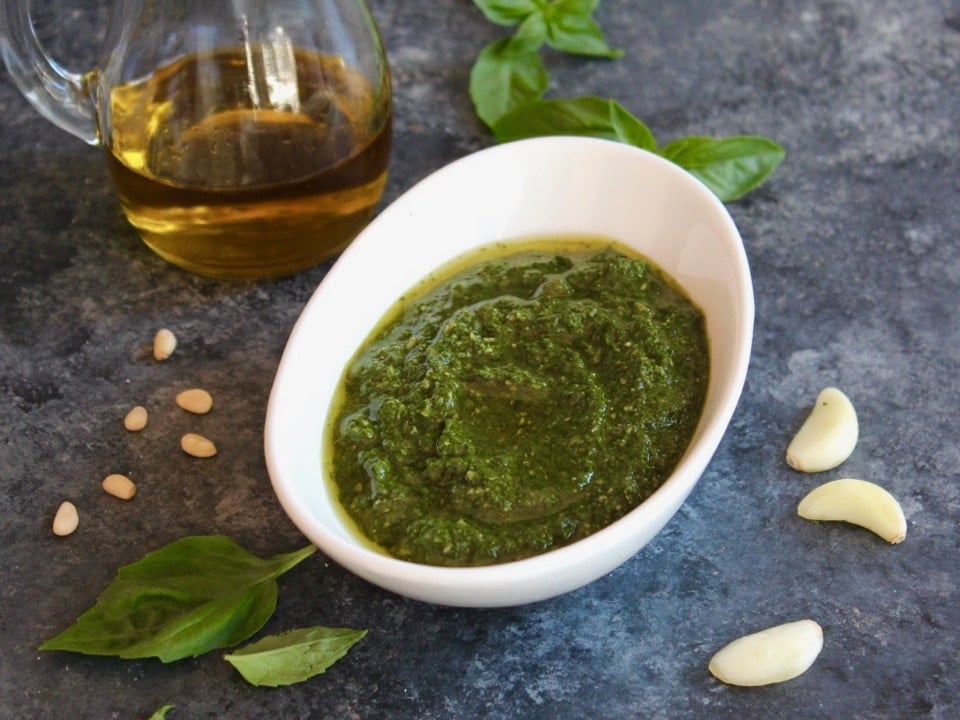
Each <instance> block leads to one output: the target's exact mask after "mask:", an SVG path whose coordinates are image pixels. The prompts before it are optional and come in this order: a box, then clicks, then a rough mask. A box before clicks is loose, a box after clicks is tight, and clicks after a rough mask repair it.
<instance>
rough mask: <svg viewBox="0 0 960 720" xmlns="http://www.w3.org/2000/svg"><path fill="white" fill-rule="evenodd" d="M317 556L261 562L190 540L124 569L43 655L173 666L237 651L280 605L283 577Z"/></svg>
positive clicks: (219, 539)
mask: <svg viewBox="0 0 960 720" xmlns="http://www.w3.org/2000/svg"><path fill="white" fill-rule="evenodd" d="M314 552H316V547H315V546H313V545H308V546H307V547H305V548H303V549H301V550H298V551H296V552H292V553H287V554H283V555H276V556H274V557H272V558H268V559H261V558H259V557H256V556H255V555H251V554H250V553H248V552H247V551H246V550H244V549H243V548H241V547H240V546H239V545H237V544H236V543H235V542H234V541H233V540H231V539H230V538H228V537H224V536H221V535H203V536H193V537H186V538H183V539H181V540H177V541H175V542H173V543H171V544H170V545H167V546H166V547H163V548H161V549H159V550H156V551H154V552H152V553H149V554H147V555H146V556H145V557H144V558H143V559H142V560H140V561H139V562H136V563H133V564H132V565H127V566H125V567H122V568H120V570H119V571H118V572H117V577H116V579H114V581H113V582H112V583H110V585H108V586H107V588H106V590H104V591H103V593H102V594H101V595H100V597H99V598H98V599H97V602H96V604H95V605H94V606H93V607H91V608H90V609H89V610H87V611H86V612H85V613H83V614H82V615H81V616H80V617H79V618H78V619H77V621H76V622H75V623H74V624H73V625H72V626H70V627H69V628H67V629H66V630H64V631H63V632H62V633H60V634H59V635H57V636H55V637H53V638H50V639H49V640H47V641H46V642H44V643H43V644H42V645H41V646H40V649H41V650H69V651H72V652H78V653H84V654H87V655H113V656H117V657H121V658H146V657H158V658H160V659H161V660H162V661H163V662H171V661H173V660H180V659H182V658H187V657H196V656H198V655H202V654H203V653H206V652H208V651H210V650H215V649H218V648H225V647H231V646H234V645H237V644H239V643H241V642H243V641H244V640H246V639H247V638H249V637H250V636H251V635H253V634H254V633H255V632H257V631H258V630H259V629H260V628H262V627H263V625H264V624H265V623H266V622H267V620H268V619H269V618H270V616H271V615H272V614H273V612H274V610H275V609H276V606H277V578H278V577H279V576H280V575H282V574H283V573H285V572H287V571H288V570H290V569H291V568H293V567H294V566H295V565H297V564H298V563H300V562H302V561H303V560H304V559H306V558H307V557H309V556H310V555H312V554H313V553H314Z"/></svg>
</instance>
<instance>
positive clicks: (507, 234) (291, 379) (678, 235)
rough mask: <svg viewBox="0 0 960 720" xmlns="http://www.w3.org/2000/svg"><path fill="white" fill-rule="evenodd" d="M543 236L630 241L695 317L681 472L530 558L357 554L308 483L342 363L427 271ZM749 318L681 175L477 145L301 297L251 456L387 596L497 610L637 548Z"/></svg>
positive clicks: (719, 401)
mask: <svg viewBox="0 0 960 720" xmlns="http://www.w3.org/2000/svg"><path fill="white" fill-rule="evenodd" d="M554 233H562V234H566V233H578V234H591V235H605V236H609V237H611V238H614V239H616V240H618V241H620V242H621V243H624V244H625V245H628V246H630V247H632V248H635V249H636V250H638V251H640V252H641V253H643V254H644V255H646V256H647V257H649V258H651V259H652V260H653V261H654V262H656V263H657V264H658V265H659V266H660V267H661V268H663V269H664V270H665V271H666V272H667V273H669V274H670V275H671V276H672V277H673V278H674V279H675V280H677V281H678V282H679V283H680V285H681V286H682V287H683V288H684V289H685V290H686V292H687V293H688V294H689V295H690V297H691V298H692V299H693V300H694V302H696V303H697V304H698V305H699V306H700V307H701V308H702V309H703V311H704V314H705V316H706V325H707V334H708V337H709V339H710V364H711V376H710V382H709V386H708V389H707V397H706V402H705V406H704V410H703V415H702V417H701V419H700V423H699V425H698V427H697V430H696V433H695V435H694V437H693V439H692V441H691V443H690V446H689V447H688V449H687V451H686V453H685V454H684V456H683V458H682V459H681V461H680V463H679V464H678V465H677V467H676V469H675V470H674V472H673V473H672V474H671V475H670V477H669V478H668V479H667V480H666V482H664V484H663V485H662V486H661V487H660V488H659V489H658V490H657V491H656V492H655V493H653V495H651V496H650V497H649V498H648V499H647V500H645V501H644V502H643V503H641V504H640V505H639V506H638V507H637V508H635V509H634V510H633V511H631V512H630V513H628V514H627V515H626V516H624V517H623V518H621V519H620V520H618V521H616V522H615V523H613V524H612V525H610V526H608V527H606V528H605V529H603V530H601V531H599V532H597V533H594V534H593V535H591V536H590V537H588V538H585V539H583V540H580V541H578V542H576V543H573V544H571V545H568V546H566V547H562V548H559V549H557V550H553V551H551V552H547V553H544V554H542V555H538V556H536V557H532V558H529V559H525V560H520V561H515V562H509V563H504V564H501V565H491V566H484V567H464V568H445V567H433V566H428V565H420V564H417V563H411V562H406V561H402V560H397V559H395V558H391V557H387V556H385V555H382V554H380V553H378V552H375V551H373V550H371V549H369V548H367V547H365V546H364V545H363V544H362V543H361V542H359V541H358V540H357V538H356V537H355V535H354V534H353V533H352V532H351V531H350V530H349V529H348V528H347V527H345V525H344V523H343V521H342V520H341V515H340V512H339V511H338V509H337V507H336V505H335V501H334V500H333V498H332V497H331V495H330V493H329V492H328V489H329V488H328V483H327V481H326V480H325V479H324V477H323V474H322V473H323V467H322V463H321V457H322V456H323V447H322V443H323V435H324V433H323V427H324V422H325V417H326V414H327V411H328V408H329V406H330V402H331V399H332V397H333V394H334V391H335V389H336V387H337V384H338V382H339V380H340V376H341V373H342V372H343V369H344V367H345V365H346V364H347V362H348V361H349V360H350V359H351V357H352V356H353V355H354V353H355V352H356V350H357V348H358V347H359V345H360V344H361V343H362V342H363V340H364V339H365V338H366V336H367V334H368V333H369V332H370V331H371V329H372V328H373V327H374V325H375V324H376V323H377V322H378V320H379V319H380V318H381V316H382V315H383V314H384V312H386V310H387V309H389V308H390V307H391V306H392V305H393V304H394V302H395V301H396V300H397V298H399V297H400V295H402V294H403V293H404V292H405V291H406V290H408V289H409V288H410V287H411V286H413V285H415V284H416V283H417V282H418V281H419V280H420V279H422V278H423V277H425V276H426V275H427V274H428V273H430V272H431V271H433V270H435V269H436V268H437V267H438V266H441V265H443V264H444V263H446V262H447V261H449V260H451V259H453V258H455V257H457V256H459V255H461V254H463V253H464V252H467V251H469V250H471V249H473V248H477V247H479V246H482V245H487V244H489V243H492V242H496V241H502V240H510V239H513V238H522V237H525V236H531V235H545V234H554ZM753 315H754V304H753V286H752V282H751V278H750V270H749V266H748V264H747V258H746V254H745V252H744V248H743V243H742V241H741V238H740V235H739V233H738V231H737V228H736V226H735V225H734V223H733V220H732V219H731V218H730V215H729V214H728V213H727V210H726V208H725V207H724V206H723V204H722V203H721V202H720V201H719V200H717V199H716V197H715V196H714V195H713V194H712V193H711V192H710V191H709V190H708V189H707V188H706V187H705V186H704V185H702V184H701V183H700V182H699V181H698V180H696V179H695V178H694V177H693V176H691V175H690V174H688V173H686V172H684V171H683V170H681V169H679V168H678V167H676V166H675V165H673V164H671V163H669V162H667V161H665V160H663V159H662V158H660V157H657V156H656V155H653V154H651V153H648V152H645V151H643V150H639V149H637V148H634V147H630V146H628V145H624V144H621V143H614V142H609V141H605V140H594V139H588V138H575V137H549V138H538V139H533V140H524V141H519V142H514V143H509V144H505V145H498V146H495V147H492V148H489V149H486V150H482V151H480V152H477V153H474V154H472V155H469V156H467V157H464V158H462V159H460V160H457V161H455V162H453V163H451V164H450V165H448V166H446V167H444V168H442V169H440V170H438V171H437V172H435V173H433V174H432V175H430V176H429V177H427V178H426V179H424V180H423V181H421V182H420V183H418V184H417V185H415V186H414V187H413V188H412V189H410V190H409V191H408V192H406V193H405V194H404V195H402V196H401V197H400V198H398V199H397V200H396V201H395V202H394V203H392V204H391V205H390V206H389V207H387V208H386V209H385V210H384V211H383V212H382V213H381V214H380V215H379V216H378V217H377V218H376V219H375V220H374V221H373V222H372V223H371V224H370V225H369V226H368V227H367V228H366V229H365V230H364V231H363V232H362V233H361V234H360V235H359V236H358V237H357V238H356V240H354V242H353V243H352V244H351V245H350V247H349V248H347V250H346V251H345V252H344V253H343V254H342V256H341V257H340V258H339V260H338V261H337V262H336V263H335V264H334V266H333V267H332V268H331V269H330V271H329V272H328V273H327V275H326V276H325V277H324V279H323V281H322V282H321V283H320V285H319V287H318V288H317V290H316V291H315V293H314V295H313V297H312V298H311V299H310V301H309V302H308V303H307V305H306V307H305V309H304V311H303V313H302V315H301V316H300V318H299V320H298V321H297V323H296V325H295V327H294V329H293V331H292V333H291V335H290V339H289V342H288V344H287V347H286V350H285V351H284V353H283V357H282V359H281V362H280V365H279V368H278V371H277V375H276V379H275V381H274V385H273V389H272V392H271V395H270V401H269V404H268V408H267V417H266V428H265V451H266V461H267V468H268V471H269V474H270V478H271V481H272V483H273V487H274V490H275V492H276V494H277V497H278V498H279V500H280V503H281V505H282V506H283V508H284V510H285V512H286V513H287V514H288V515H289V516H290V518H291V519H292V520H293V522H294V523H295V524H296V525H297V527H298V528H299V529H300V530H301V531H302V532H303V533H304V535H306V536H307V538H308V539H309V540H311V541H312V542H314V543H315V544H316V545H317V546H318V547H319V548H320V550H321V551H322V552H323V553H325V554H326V555H327V556H328V557H329V558H331V559H333V560H334V561H336V562H337V563H339V564H341V565H343V566H344V567H346V568H347V569H349V570H351V571H352V572H354V573H355V574H357V575H358V576H360V577H362V578H365V579H366V580H368V581H370V582H372V583H375V584H376V585H379V586H381V587H383V588H386V589H388V590H392V591H394V592H396V593H399V594H401V595H405V596H408V597H411V598H416V599H419V600H424V601H428V602H433V603H438V604H444V605H457V606H471V607H496V606H507V605H517V604H522V603H528V602H533V601H536V600H542V599H545V598H549V597H552V596H555V595H559V594H561V593H564V592H567V591H569V590H573V589H574V588H577V587H579V586H581V585H584V584H586V583H588V582H591V581H592V580H594V579H596V578H598V577H600V576H602V575H604V574H606V573H608V572H609V571H610V570H612V569H614V568H615V567H617V566H618V565H620V564H621V563H623V562H624V561H625V560H627V559H628V558H630V557H631V556H632V555H634V554H635V553H636V552H637V551H638V550H640V548H642V547H643V546H644V545H645V544H646V543H647V542H649V541H650V539H651V538H652V537H653V536H654V535H655V534H656V533H657V532H658V531H659V530H660V529H661V528H662V527H663V526H664V525H665V524H666V523H667V522H668V521H669V520H670V518H671V517H672V516H673V515H674V514H675V513H676V511H677V509H678V508H679V507H680V505H681V503H682V502H683V501H684V499H685V498H686V497H687V495H688V494H689V493H690V491H691V490H692V489H693V488H694V486H695V485H696V483H697V481H698V480H699V478H700V475H701V474H702V472H703V470H704V468H705V467H706V466H707V463H708V462H709V461H710V458H711V457H712V456H713V453H714V452H715V450H716V448H717V445H718V444H719V442H720V439H721V437H722V436H723V433H724V431H725V430H726V428H727V425H728V423H729V421H730V418H731V416H732V414H733V411H734V409H735V407H736V404H737V402H738V400H739V397H740V394H741V391H742V389H743V383H744V380H745V378H746V373H747V365H748V363H749V358H750V348H751V343H752V338H753Z"/></svg>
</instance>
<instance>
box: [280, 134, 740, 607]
mask: <svg viewBox="0 0 960 720" xmlns="http://www.w3.org/2000/svg"><path fill="white" fill-rule="evenodd" d="M752 329H753V294H752V285H751V280H750V273H749V268H748V265H747V261H746V256H745V253H744V250H743V245H742V242H741V240H740V237H739V234H738V232H737V230H736V227H735V226H734V224H733V222H732V220H731V219H730V217H729V215H728V213H727V212H726V209H725V208H724V206H723V205H722V203H720V202H719V201H718V200H717V199H716V198H715V197H714V196H713V195H712V194H711V193H710V192H709V191H708V190H707V189H706V188H705V187H704V186H703V185H702V184H700V183H699V182H698V181H697V180H696V179H694V178H693V177H692V176H690V175H689V174H687V173H686V172H684V171H683V170H681V169H679V168H677V167H675V166H674V165H672V164H670V163H668V162H667V161H664V160H663V159H661V158H658V157H656V156H654V155H652V154H650V153H647V152H645V151H642V150H639V149H637V148H633V147H630V146H626V145H622V144H618V143H613V142H609V141H603V140H594V139H586V138H568V137H555V138H540V139H535V140H525V141H520V142H515V143H510V144H506V145H500V146H497V147H494V148H490V149H488V150H484V151H481V152H478V153H475V154H473V155H471V156H468V157H466V158H463V159H461V160H459V161H456V162H454V163H452V164H451V165H449V166H447V167H445V168H443V169H441V170H439V171H437V172H436V173H434V174H433V175H431V176H430V177H428V178H427V179H425V180H423V181H422V182H421V183H419V184H418V185H416V186H415V187H414V188H412V189H411V190H409V191H408V192H407V193H406V194H404V195H403V196H401V197H400V198H399V199H398V200H397V201H396V202H394V203H393V204H392V205H391V206H390V207H388V208H387V209H386V210H384V211H383V213H381V215H380V216H379V217H378V218H377V219H376V220H374V222H373V223H371V224H370V226H368V228H367V229H366V230H365V231H363V232H362V233H361V235H360V236H359V237H358V238H357V239H356V240H355V241H354V243H353V244H352V245H351V246H350V248H348V250H347V251H345V252H344V254H343V255H342V256H341V258H340V259H339V260H338V261H337V263H336V264H335V265H334V266H333V267H332V268H331V270H330V271H329V273H328V274H327V276H326V277H325V278H324V280H323V281H322V282H321V284H320V286H319V287H318V288H317V290H316V292H315V294H314V296H313V297H312V298H311V300H310V302H309V303H308V304H307V306H306V308H305V309H304V311H303V314H302V316H301V318H300V319H299V320H298V322H297V324H296V326H295V328H294V330H293V332H292V334H291V337H290V340H289V343H288V346H287V348H286V350H285V352H284V355H283V358H282V360H281V363H280V367H279V369H278V372H277V376H276V379H275V382H274V387H273V391H272V393H271V397H270V402H269V406H268V410H267V421H266V430H265V440H266V457H267V465H268V469H269V472H270V476H271V480H272V482H273V485H274V488H275V491H276V493H277V496H278V498H279V500H280V502H281V504H282V505H283V507H284V509H285V511H286V512H287V513H288V515H289V516H290V517H291V519H292V520H293V521H294V523H295V524H296V525H297V526H298V527H299V528H300V529H301V530H302V531H303V532H304V534H305V535H306V536H307V537H308V538H309V539H310V540H311V541H313V542H315V543H316V544H317V545H318V546H319V548H320V549H321V550H322V551H323V552H324V553H325V554H326V555H327V556H328V557H330V558H331V559H333V560H334V561H336V562H338V563H340V564H342V565H343V566H344V567H346V568H348V569H350V570H351V571H353V572H354V573H356V574H357V575H359V576H361V577H363V578H365V579H367V580H369V581H370V582H373V583H375V584H377V585H380V586H382V587H384V588H387V589H389V590H392V591H395V592H398V593H400V594H403V595H406V596H409V597H413V598H417V599H421V600H425V601H430V602H436V603H440V604H450V605H462V606H503V605H513V604H520V603H525V602H532V601H535V600H540V599H544V598H547V597H551V596H554V595H557V594H560V593H563V592H566V591H569V590H572V589H574V588H576V587H579V586H580V585H583V584H585V583H587V582H590V581H592V580H594V579H596V578H597V577H600V576H601V575H603V574H605V573H607V572H609V571H610V570H612V569H613V568H615V567H616V566H617V565H619V564H621V563H622V562H624V561H625V560H626V559H628V558H629V557H631V556H632V555H634V554H635V553H636V552H637V551H638V550H639V549H640V548H642V547H643V546H644V545H645V544H646V543H647V542H648V541H649V540H650V539H651V538H652V537H653V536H654V535H655V534H656V533H657V532H658V531H659V530H660V529H661V528H662V527H663V526H664V525H665V524H666V523H667V522H668V521H669V520H670V518H671V517H672V516H673V515H674V514H675V512H676V510H677V508H678V507H679V506H680V504H681V503H682V502H683V500H684V499H685V498H686V497H687V495H688V494H689V492H690V491H691V490H692V489H693V487H694V486H695V484H696V482H697V481H698V479H699V477H700V475H701V473H702V472H703V470H704V468H705V467H706V465H707V463H708V462H709V460H710V458H711V456H712V454H713V453H714V451H715V450H716V447H717V445H718V444H719V441H720V438H721V437H722V435H723V432H724V431H725V429H726V427H727V424H728V422H729V420H730V417H731V415H732V413H733V410H734V408H735V406H736V403H737V401H738V399H739V396H740V393H741V390H742V387H743V382H744V379H745V376H746V370H747V364H748V360H749V355H750V346H751V339H752Z"/></svg>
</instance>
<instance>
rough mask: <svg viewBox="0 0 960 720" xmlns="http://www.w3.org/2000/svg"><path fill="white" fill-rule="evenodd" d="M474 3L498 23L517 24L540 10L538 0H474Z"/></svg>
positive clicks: (491, 19)
mask: <svg viewBox="0 0 960 720" xmlns="http://www.w3.org/2000/svg"><path fill="white" fill-rule="evenodd" d="M473 4H474V5H476V6H477V7H478V8H480V10H481V11H482V12H483V14H484V15H486V17H487V20H489V21H490V22H493V23H496V24H497V25H516V24H517V23H518V22H523V21H524V20H525V19H526V18H527V17H529V16H530V15H533V14H534V13H538V12H539V11H540V7H539V3H537V2H536V0H473Z"/></svg>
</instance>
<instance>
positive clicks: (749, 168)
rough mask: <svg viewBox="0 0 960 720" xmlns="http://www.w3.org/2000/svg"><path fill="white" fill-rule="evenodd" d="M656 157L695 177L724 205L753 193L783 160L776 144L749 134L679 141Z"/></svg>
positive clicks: (690, 138) (665, 148)
mask: <svg viewBox="0 0 960 720" xmlns="http://www.w3.org/2000/svg"><path fill="white" fill-rule="evenodd" d="M660 154H661V155H663V157H665V158H666V159H667V160H670V161H672V162H674V163H676V164H677V165H679V166H680V167H682V168H684V169H686V170H687V171H689V172H690V173H691V174H693V175H695V176H696V177H698V178H699V179H700V180H701V181H702V182H703V183H704V184H705V185H706V186H707V187H709V188H710V189H711V190H712V191H713V192H714V193H715V194H716V195H717V197H718V198H720V199H721V200H722V201H724V202H729V201H731V200H736V199H737V198H739V197H741V196H743V195H745V194H746V193H748V192H750V191H751V190H753V189H754V188H755V187H757V185H759V184H760V183H762V182H763V181H764V180H765V179H766V178H767V176H768V175H770V173H772V172H773V171H774V170H776V168H777V166H778V165H779V164H780V163H781V162H782V161H783V158H784V150H783V148H782V147H780V146H779V145H778V144H777V143H775V142H773V141H772V140H768V139H767V138H764V137H756V136H752V135H738V136H734V137H726V138H709V137H701V136H691V137H685V138H680V139H679V140H675V141H674V142H672V143H670V144H669V145H666V146H665V147H663V148H662V149H661V150H660Z"/></svg>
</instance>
